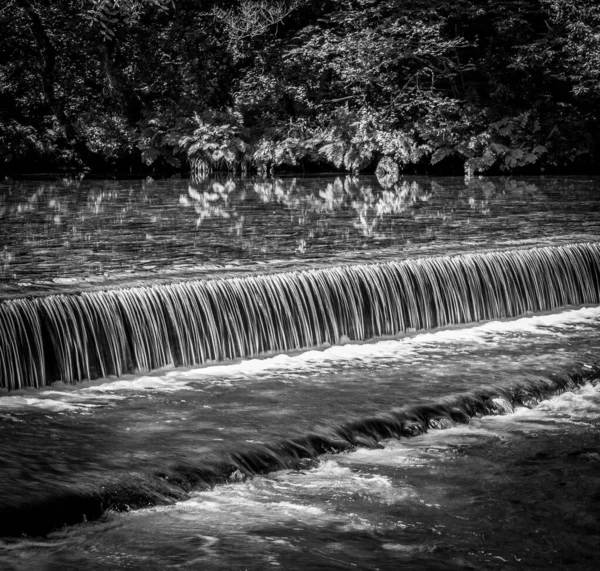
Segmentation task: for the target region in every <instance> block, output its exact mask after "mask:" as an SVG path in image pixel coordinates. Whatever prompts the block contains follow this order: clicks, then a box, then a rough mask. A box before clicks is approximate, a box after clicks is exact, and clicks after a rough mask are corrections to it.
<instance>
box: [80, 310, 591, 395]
mask: <svg viewBox="0 0 600 571" xmlns="http://www.w3.org/2000/svg"><path fill="white" fill-rule="evenodd" d="M599 320H600V307H599V306H596V307H584V308H581V309H575V310H570V311H565V312H561V313H556V314H549V315H539V316H532V317H523V318H520V319H515V320H512V321H505V322H502V321H492V322H489V323H484V324H481V325H476V326H473V327H468V328H457V329H447V330H441V331H435V332H431V333H421V334H416V335H414V336H412V337H404V338H401V339H389V340H382V341H378V342H376V343H364V344H351V343H348V344H346V345H336V346H333V347H329V348H326V349H324V350H321V351H315V350H312V351H305V352H303V353H300V354H298V355H285V354H282V355H276V356H274V357H268V358H264V359H249V360H244V361H241V362H239V363H232V364H225V365H214V366H206V367H195V368H191V369H189V370H187V371H185V370H175V371H170V372H168V373H167V374H165V375H162V376H157V377H155V376H143V377H140V378H138V379H132V380H127V381H114V382H111V383H107V384H103V385H98V386H94V387H89V388H86V389H84V390H85V391H90V392H94V391H112V390H131V391H144V390H165V391H173V390H178V389H179V388H183V387H184V386H189V385H190V384H192V383H194V382H196V381H205V382H214V381H215V380H216V379H221V380H224V379H244V378H255V377H256V376H257V375H261V374H269V373H273V372H285V373H294V372H304V371H309V370H322V367H324V366H325V367H338V366H339V365H340V364H342V363H350V364H354V363H381V362H386V361H390V360H392V361H402V360H410V359H412V358H416V357H418V356H419V352H422V351H426V350H427V349H429V348H430V347H431V346H432V345H433V346H435V347H440V349H443V348H444V346H446V345H464V346H465V347H472V346H473V345H474V344H477V345H482V346H483V345H490V346H496V345H497V344H498V343H499V342H500V341H503V340H506V341H511V336H515V335H532V336H533V335H535V336H537V335H546V336H555V337H558V336H562V335H563V330H567V329H569V328H573V327H576V328H577V329H582V328H585V327H589V326H591V325H594V324H597V323H598V321H599ZM554 329H557V330H558V331H555V330H554Z"/></svg>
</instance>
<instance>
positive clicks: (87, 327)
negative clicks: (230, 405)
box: [0, 243, 600, 390]
mask: <svg viewBox="0 0 600 571" xmlns="http://www.w3.org/2000/svg"><path fill="white" fill-rule="evenodd" d="M599 302H600V244H599V243H586V244H572V245H564V246H552V247H541V248H530V249H514V250H505V251H494V252H484V253H471V254H464V255H456V256H441V257H430V258H421V259H410V260H404V261H399V262H385V263H376V264H370V265H353V266H335V267H330V268H321V269H313V270H304V271H292V272H282V273H276V274H269V275H258V276H247V277H240V278H226V279H212V280H198V281H186V282H181V283H175V284H166V285H165V284H161V285H154V286H148V287H132V288H122V289H114V290H109V291H96V292H85V293H80V294H70V295H50V296H46V297H37V298H31V299H30V298H22V299H11V300H7V301H3V302H1V303H0V387H2V388H5V389H9V390H11V389H19V388H23V387H41V386H45V385H48V384H49V383H51V382H54V381H57V380H61V381H64V382H69V383H73V382H77V381H81V380H84V379H93V378H98V377H105V376H108V375H116V376H120V375H122V374H123V373H125V372H130V371H136V372H142V371H149V370H151V369H156V368H159V367H164V366H189V365H193V364H202V363H206V362H208V361H222V360H228V359H235V358H240V357H251V356H255V355H259V354H261V353H265V352H282V351H293V350H298V349H303V348H309V347H315V346H319V345H323V344H326V343H328V344H335V343H337V342H339V341H340V339H342V337H348V338H349V339H351V340H366V339H370V338H373V337H379V336H384V335H396V334H401V333H403V332H406V331H410V330H424V329H432V328H436V327H443V326H447V325H454V324H465V323H473V322H478V321H482V320H490V319H501V318H510V317H517V316H522V315H525V314H526V313H527V312H540V311H548V310H552V309H556V308H559V307H563V306H567V305H580V304H595V303H599Z"/></svg>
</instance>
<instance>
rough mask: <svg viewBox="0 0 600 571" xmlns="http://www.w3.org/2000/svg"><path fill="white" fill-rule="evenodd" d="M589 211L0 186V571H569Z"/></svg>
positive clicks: (552, 184)
mask: <svg viewBox="0 0 600 571" xmlns="http://www.w3.org/2000/svg"><path fill="white" fill-rule="evenodd" d="M3 185H4V186H3ZM2 189H4V191H2ZM86 197H87V200H86ZM599 197H600V193H598V183H597V181H596V182H594V181H590V180H587V179H586V180H583V179H581V180H579V179H577V180H576V179H573V180H568V179H549V178H548V179H544V180H541V179H540V180H536V182H535V183H534V182H533V180H518V181H514V180H511V179H493V180H488V179H480V178H473V179H472V180H471V181H469V182H468V183H467V184H466V185H465V184H464V181H463V180H462V179H460V180H458V179H456V180H451V179H435V180H434V179H418V180H414V181H413V180H410V181H402V182H401V183H399V184H398V185H396V186H394V187H393V188H388V189H380V188H378V187H377V186H376V182H375V181H374V179H369V178H362V177H361V178H360V179H358V178H352V177H348V178H346V179H341V178H340V179H335V180H334V179H329V180H323V179H301V180H296V179H281V180H279V179H277V180H256V179H253V180H238V181H227V182H226V183H225V184H221V183H219V182H218V181H212V180H208V181H197V182H193V183H191V184H189V183H188V181H176V180H168V181H139V182H137V183H136V182H134V183H130V182H127V183H123V182H115V181H104V182H100V183H97V182H95V181H86V180H84V181H82V182H81V184H78V185H71V186H69V185H68V184H67V183H61V182H60V181H58V182H51V183H44V184H37V183H21V182H18V181H17V182H14V181H13V182H11V181H8V182H7V181H5V182H4V183H2V182H0V218H1V220H0V246H1V247H0V385H1V387H2V388H1V389H0V435H1V441H2V444H1V445H0V478H1V479H2V481H3V482H4V493H3V494H1V495H0V568H2V569H4V568H7V569H11V570H14V571H38V570H39V569H50V568H53V569H54V568H56V569H84V568H85V569H139V570H140V571H141V570H142V569H143V570H144V571H147V569H154V568H156V569H161V571H162V570H164V569H196V568H198V567H199V566H200V567H202V568H203V569H215V570H216V571H220V570H221V569H238V568H239V569H242V568H243V569H246V568H247V569H268V568H272V567H273V566H280V568H286V569H305V568H325V569H329V568H349V567H351V566H353V565H356V566H357V567H360V568H362V567H364V568H367V567H368V568H373V569H375V568H379V569H382V570H383V569H398V568H431V569H441V568H444V569H457V570H458V569H465V568H486V569H488V568H489V569H499V570H500V569H502V571H504V569H507V568H515V569H522V568H533V567H541V566H543V567H547V568H552V569H561V568H563V567H562V566H561V564H562V562H563V561H567V567H564V568H565V569H566V568H572V567H568V565H569V564H570V563H569V562H572V561H576V562H578V563H583V565H582V566H581V567H577V568H582V569H585V568H588V567H586V566H585V563H587V562H593V561H597V557H598V555H599V554H600V552H598V544H597V529H598V524H597V522H598V519H597V513H599V512H598V510H597V502H596V504H595V503H594V501H595V498H597V497H598V493H597V491H598V485H597V482H598V480H597V466H598V452H599V450H598V430H597V427H598V419H599V418H600V384H599V379H600V359H599V357H598V355H599V352H598V344H599V343H600V305H599V302H600V198H599ZM290 221H292V224H290ZM109 284H110V285H109ZM519 317H520V318H519ZM453 324H457V325H458V324H464V325H465V326H461V327H446V326H451V325H453ZM405 332H409V333H411V334H410V335H404V334H403V333H405ZM367 339H374V340H375V341H376V342H372V343H360V342H359V341H362V340H367ZM353 341H357V342H356V343H354V342H353ZM311 348H318V349H319V350H310V349H311ZM253 356H257V357H259V358H256V359H255V358H253ZM195 365H198V366H195ZM118 377H120V378H118ZM93 378H99V379H101V380H100V381H99V382H79V381H85V380H87V379H93ZM54 381H64V382H57V383H54ZM51 383H52V384H53V386H52V387H49V386H48V385H50V384H51ZM132 509H133V510H136V511H135V513H129V512H130V511H131V510H132ZM64 526H66V527H64ZM563 555H564V557H563ZM561 558H562V559H561ZM589 568H590V569H592V568H594V569H595V567H593V564H592V567H589Z"/></svg>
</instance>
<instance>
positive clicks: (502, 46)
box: [0, 0, 600, 179]
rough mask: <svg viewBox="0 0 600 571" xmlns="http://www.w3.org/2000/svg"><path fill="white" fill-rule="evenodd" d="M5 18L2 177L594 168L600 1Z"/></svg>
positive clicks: (69, 12)
mask: <svg viewBox="0 0 600 571" xmlns="http://www.w3.org/2000/svg"><path fill="white" fill-rule="evenodd" d="M223 6H226V8H224V7H223ZM0 27H1V29H2V30H3V34H2V36H0V169H2V170H4V171H5V172H10V171H31V170H32V169H38V170H39V169H62V168H64V169H73V168H75V169H84V170H90V169H91V170H96V171H102V172H106V171H107V170H115V171H121V172H123V171H127V170H133V171H136V172H139V171H142V170H144V169H146V170H158V171H164V170H165V169H192V170H194V171H195V172H198V173H203V172H206V171H209V170H211V169H228V170H237V171H240V172H248V171H253V170H256V171H259V172H270V171H272V170H273V169H278V168H279V169H285V168H289V169H298V168H306V167H311V168H332V167H335V168H338V169H343V170H347V171H352V172H358V171H363V170H369V169H371V170H373V169H377V171H378V174H379V175H381V176H382V177H384V178H385V177H390V178H391V179H393V178H394V177H395V176H396V175H397V172H398V171H399V170H412V171H419V172H430V173H444V172H457V171H463V170H464V172H465V173H466V174H467V175H468V176H470V175H473V174H475V173H480V172H484V171H487V172H494V171H511V172H541V171H546V172H548V171H557V170H560V171H562V172H582V171H593V170H594V169H596V170H597V165H599V164H600V150H599V147H600V141H599V135H598V133H599V132H600V120H599V115H598V113H599V111H598V110H599V109H600V34H599V29H600V7H599V6H598V3H597V2H596V0H506V1H503V2H496V1H494V0H452V1H450V0H403V1H397V0H236V1H232V2H227V3H223V2H218V1H216V0H5V2H4V4H3V7H2V8H0Z"/></svg>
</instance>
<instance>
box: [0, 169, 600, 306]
mask: <svg viewBox="0 0 600 571" xmlns="http://www.w3.org/2000/svg"><path fill="white" fill-rule="evenodd" d="M596 239H600V180H598V179H578V178H572V179H556V178H547V179H539V178H535V179H534V178H532V179H512V178H506V179H504V178H491V179H474V180H472V181H470V182H469V183H468V184H465V182H464V180H463V179H461V178H435V179H432V178H426V177H420V178H419V177H416V178H407V179H405V180H402V181H401V182H400V183H398V184H397V185H395V186H393V187H391V188H382V187H381V186H380V185H379V183H378V182H377V179H376V178H375V177H367V176H365V177H362V176H361V177H329V178H308V177H307V178H282V179H275V180H272V179H242V180H239V179H238V180H229V181H227V180H226V179H220V180H216V179H207V180H204V181H201V182H200V181H196V182H194V181H192V182H190V181H187V180H157V181H150V180H149V181H85V180H84V181H81V182H73V181H67V182H62V181H53V182H50V181H47V182H31V181H14V182H6V181H5V182H0V297H1V296H4V297H7V296H8V297H10V296H13V295H26V294H30V293H37V292H39V291H43V292H61V291H69V290H73V289H75V290H77V289H82V288H89V287H94V286H100V287H104V286H110V285H118V284H127V285H131V284H132V283H133V282H135V283H146V282H147V281H148V280H149V281H151V282H152V283H156V281H157V280H161V281H162V280H167V281H172V280H173V279H177V278H181V277H187V278H190V277H199V276H213V275H217V276H219V277H222V276H223V275H225V274H227V275H240V274H245V273H248V272H254V273H255V272H269V271H272V270H276V269H290V268H293V269H297V268H306V267H316V266H319V265H329V264H331V263H336V264H338V263H346V264H348V263H356V262H365V261H374V260H385V259H388V260H398V259H402V258H406V257H414V256H420V255H431V254H446V253H452V252H455V251H459V252H461V251H462V252H464V251H468V250H471V251H472V250H475V249H477V250H480V249H489V248H498V247H511V246H515V245H520V246H523V245H536V246H539V245H545V244H557V243H573V242H581V241H588V240H596Z"/></svg>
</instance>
